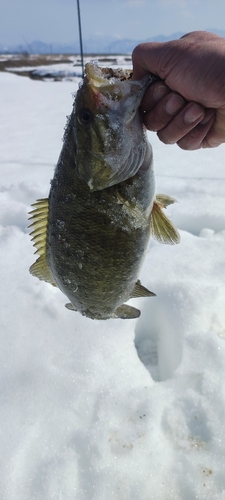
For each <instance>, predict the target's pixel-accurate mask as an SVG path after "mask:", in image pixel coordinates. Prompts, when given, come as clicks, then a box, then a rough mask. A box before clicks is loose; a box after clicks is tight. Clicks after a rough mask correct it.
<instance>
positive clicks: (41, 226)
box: [28, 198, 57, 286]
mask: <svg viewBox="0 0 225 500" xmlns="http://www.w3.org/2000/svg"><path fill="white" fill-rule="evenodd" d="M32 207H34V209H33V210H31V212H29V214H30V217H29V220H30V221H31V224H30V225H29V226H28V227H29V228H31V229H32V230H31V233H30V236H32V241H33V246H34V247H36V252H35V254H39V255H40V257H38V259H37V260H36V262H34V264H32V266H31V267H30V269H29V271H30V273H31V274H32V275H33V276H35V277H36V278H39V280H44V281H47V283H50V284H51V285H53V286H57V284H56V282H55V280H54V278H53V276H52V272H51V270H50V268H49V266H48V264H47V257H46V254H47V245H46V243H47V228H48V212H49V202H48V198H43V199H40V200H37V201H36V203H33V205H32Z"/></svg>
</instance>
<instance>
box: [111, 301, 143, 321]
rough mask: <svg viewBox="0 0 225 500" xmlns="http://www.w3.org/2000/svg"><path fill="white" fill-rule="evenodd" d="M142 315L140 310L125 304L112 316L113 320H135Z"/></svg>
mask: <svg viewBox="0 0 225 500" xmlns="http://www.w3.org/2000/svg"><path fill="white" fill-rule="evenodd" d="M140 314H141V311H139V309H136V308H135V307H132V306H127V305H126V304H123V305H122V306H119V307H117V309H116V310H115V312H114V313H113V315H112V318H120V319H134V318H139V316H140Z"/></svg>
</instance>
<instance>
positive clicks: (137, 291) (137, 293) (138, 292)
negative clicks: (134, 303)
mask: <svg viewBox="0 0 225 500" xmlns="http://www.w3.org/2000/svg"><path fill="white" fill-rule="evenodd" d="M136 297H155V293H153V292H150V290H148V289H147V288H145V286H143V285H142V284H141V282H140V280H138V281H137V283H135V287H134V289H133V292H132V294H131V296H130V298H131V299H135V298H136Z"/></svg>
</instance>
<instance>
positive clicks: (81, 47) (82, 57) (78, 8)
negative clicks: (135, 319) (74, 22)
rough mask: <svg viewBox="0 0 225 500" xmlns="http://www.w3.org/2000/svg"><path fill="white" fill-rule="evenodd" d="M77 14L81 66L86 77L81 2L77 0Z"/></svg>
mask: <svg viewBox="0 0 225 500" xmlns="http://www.w3.org/2000/svg"><path fill="white" fill-rule="evenodd" d="M77 16H78V26H79V38H80V57H81V67H82V78H84V54H83V41H82V31H81V17H80V2H79V0H77Z"/></svg>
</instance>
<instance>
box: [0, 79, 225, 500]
mask: <svg viewBox="0 0 225 500" xmlns="http://www.w3.org/2000/svg"><path fill="white" fill-rule="evenodd" d="M77 85H78V79H77V81H75V82H63V83H51V82H50V83H49V84H45V83H43V82H37V81H31V80H29V79H27V78H22V77H19V76H15V75H12V74H6V73H0V109H1V114H0V135H1V143H0V171H1V176H0V197H1V210H0V252H1V260H0V277H1V292H0V293H1V322H0V333H1V351H0V358H1V359H0V388H1V399H0V432H1V437H0V449H1V454H0V470H1V482H0V498H1V499H3V500H31V499H32V500H43V499H44V500H52V499H57V500H106V499H109V500H170V499H171V500H194V499H200V500H211V499H213V500H224V499H225V307H224V303H225V291H224V281H225V196H224V193H225V165H224V156H225V147H224V146H221V147H220V148H218V149H217V150H208V151H207V150H202V151H199V152H193V153H190V152H184V151H181V150H179V149H178V147H176V146H165V145H163V144H161V143H160V142H159V141H158V139H157V137H156V136H155V135H154V134H151V135H149V137H150V138H151V142H152V145H153V151H154V159H155V172H156V183H157V192H159V193H164V192H165V193H167V194H169V195H171V196H174V197H175V198H176V199H177V200H178V202H179V203H177V204H175V205H174V206H171V207H168V209H167V214H168V215H170V216H171V217H172V219H173V221H174V223H175V224H176V225H177V226H178V227H179V228H180V230H181V231H180V232H181V243H180V245H178V246H175V247H169V246H163V245H159V244H157V243H156V242H153V241H152V242H151V245H150V250H149V253H148V254H147V257H146V260H145V263H144V266H143V269H142V273H141V276H140V278H141V280H142V282H143V284H144V285H145V286H147V287H149V289H150V290H152V291H153V292H155V293H156V294H157V297H154V298H146V299H136V300H133V301H131V303H132V304H133V305H134V306H137V307H138V308H140V309H141V311H142V315H141V317H140V318H139V319H138V320H127V321H123V320H108V321H106V322H100V321H91V320H89V319H86V318H83V317H82V316H80V315H79V314H77V313H75V312H71V311H68V310H67V309H66V308H65V307H64V304H65V303H66V302H67V299H66V297H64V296H63V295H62V294H61V293H60V292H59V291H58V290H56V289H54V288H53V287H51V286H50V285H47V284H45V283H43V282H40V281H38V280H36V279H35V278H33V277H32V276H31V275H30V274H29V273H28V268H29V266H30V265H31V264H32V263H33V261H34V256H33V255H32V254H33V248H32V244H31V242H30V238H29V235H28V230H27V229H26V226H27V212H28V211H29V210H30V204H31V203H32V202H34V201H35V200H36V199H37V198H40V197H46V196H47V195H48V191H49V182H50V179H51V178H52V176H53V167H54V165H55V163H56V162H57V158H58V155H59V152H60V149H61V137H62V136H63V129H64V125H65V122H66V116H67V115H69V114H70V112H71V107H72V97H71V94H72V92H74V91H75V90H76V88H77Z"/></svg>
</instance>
